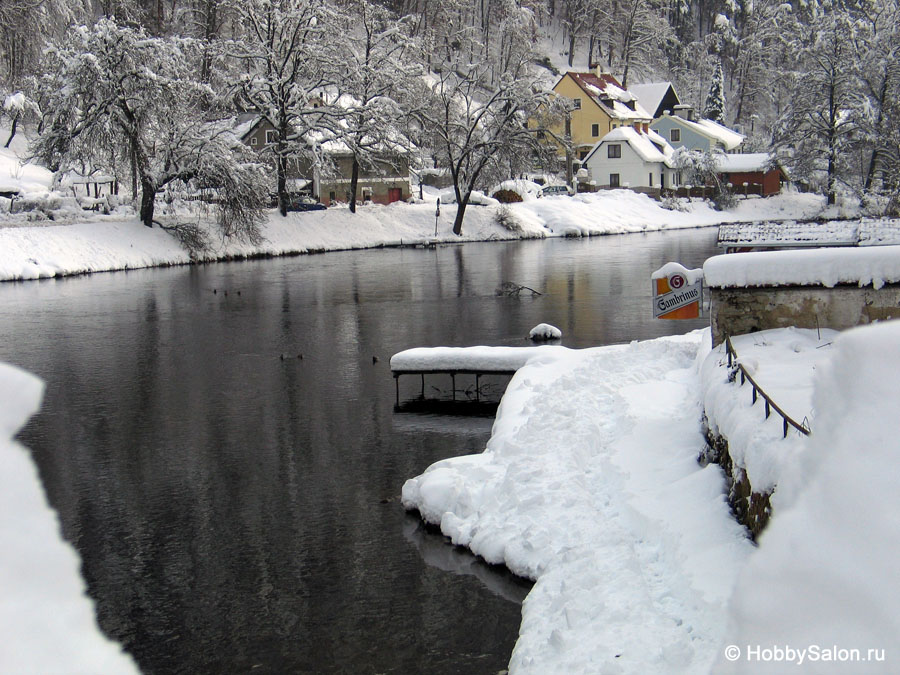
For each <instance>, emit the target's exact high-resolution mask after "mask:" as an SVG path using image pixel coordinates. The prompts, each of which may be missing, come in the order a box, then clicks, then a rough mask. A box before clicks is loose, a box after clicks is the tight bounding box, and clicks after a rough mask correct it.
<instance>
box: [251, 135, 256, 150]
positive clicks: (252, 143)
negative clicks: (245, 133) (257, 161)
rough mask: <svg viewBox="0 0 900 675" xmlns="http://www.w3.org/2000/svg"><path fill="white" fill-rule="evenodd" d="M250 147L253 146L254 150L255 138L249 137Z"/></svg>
mask: <svg viewBox="0 0 900 675" xmlns="http://www.w3.org/2000/svg"><path fill="white" fill-rule="evenodd" d="M250 145H251V146H253V147H254V148H255V147H256V136H251V137H250Z"/></svg>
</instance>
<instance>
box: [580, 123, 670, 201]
mask: <svg viewBox="0 0 900 675" xmlns="http://www.w3.org/2000/svg"><path fill="white" fill-rule="evenodd" d="M674 152H675V151H674V149H673V148H672V146H671V145H669V144H668V143H667V142H666V139H664V138H663V137H662V136H660V135H659V134H657V133H656V132H655V131H653V130H652V129H650V128H649V125H645V124H639V125H635V126H634V127H619V128H618V129H614V130H613V131H610V132H609V133H608V134H606V136H604V137H603V138H601V139H600V141H599V142H598V143H597V144H596V145H595V146H594V147H593V149H592V150H591V152H590V153H589V154H588V156H587V157H585V158H584V161H583V162H582V167H583V168H585V169H587V170H588V174H589V176H590V182H591V185H593V186H595V187H598V188H618V187H622V188H630V189H632V190H637V191H641V192H647V191H651V190H659V189H660V188H675V187H678V181H677V178H678V172H677V171H676V170H675V168H674V164H673V162H672V155H673V154H674Z"/></svg>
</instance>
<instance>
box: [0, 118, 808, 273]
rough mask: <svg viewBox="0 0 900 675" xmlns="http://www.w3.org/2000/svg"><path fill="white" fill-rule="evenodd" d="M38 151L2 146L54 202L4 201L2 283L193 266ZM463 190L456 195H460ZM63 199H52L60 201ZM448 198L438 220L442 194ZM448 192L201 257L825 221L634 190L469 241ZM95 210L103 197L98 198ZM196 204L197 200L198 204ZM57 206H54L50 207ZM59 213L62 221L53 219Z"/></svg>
mask: <svg viewBox="0 0 900 675" xmlns="http://www.w3.org/2000/svg"><path fill="white" fill-rule="evenodd" d="M26 154H27V148H26V141H25V138H24V136H22V135H21V134H19V135H17V136H16V138H15V139H14V142H13V145H12V147H11V148H9V149H7V148H2V149H0V191H4V190H18V191H20V192H21V193H23V195H24V199H25V201H28V200H32V201H35V202H38V203H41V204H44V205H45V211H46V212H44V211H41V210H31V211H25V212H21V211H19V210H18V209H20V207H19V206H17V207H16V212H11V211H12V210H13V208H12V202H11V201H10V200H9V199H5V198H3V197H0V280H10V279H38V278H45V277H53V276H62V275H68V274H81V273H85V272H99V271H105V270H122V269H134V268H139V267H152V266H163V265H179V264H186V263H189V262H190V261H191V256H190V255H189V254H188V252H187V251H186V250H185V249H184V248H182V246H181V245H180V244H179V243H178V242H177V241H176V239H175V238H174V237H173V236H172V235H170V234H169V233H167V232H166V231H164V230H162V229H159V228H152V229H151V228H147V227H144V226H143V225H141V223H140V222H139V221H138V219H137V218H136V217H135V215H134V211H133V209H132V208H131V207H130V206H118V207H117V208H114V209H112V210H111V212H110V213H109V214H106V215H104V214H102V213H99V212H96V211H84V210H82V209H81V208H80V207H79V205H78V203H77V202H76V201H75V198H74V196H73V195H72V193H71V191H70V190H67V189H63V190H57V191H55V192H53V191H52V190H51V188H53V186H52V174H50V172H49V171H47V170H45V169H43V168H41V167H38V166H35V165H33V164H28V163H25V162H24V161H23V159H22V158H23V157H24V156H25V155H26ZM450 192H451V193H452V191H450ZM51 193H52V195H53V196H52V198H48V195H51ZM439 196H442V204H441V209H440V215H439V216H437V217H436V215H435V214H436V204H437V198H438V197H439ZM447 197H448V192H447V191H444V192H443V193H441V192H439V191H435V190H431V189H428V190H426V192H425V199H424V200H423V201H420V202H419V203H413V204H406V203H395V204H391V205H390V206H381V205H364V206H361V207H360V208H359V209H358V211H357V213H356V214H351V213H350V212H349V210H348V209H347V208H346V207H340V206H338V207H332V208H329V209H326V210H324V211H313V212H307V213H290V214H288V216H287V217H286V218H282V217H281V216H280V215H278V214H277V213H276V212H275V211H270V212H269V213H268V215H267V218H266V222H265V223H264V225H263V235H264V241H263V242H262V243H261V244H259V245H251V244H249V243H246V242H240V241H234V240H231V241H223V240H222V239H221V237H218V236H217V235H216V234H215V229H214V228H212V230H211V231H212V232H213V234H212V236H211V248H210V250H208V251H206V252H204V253H201V254H199V255H198V256H197V259H200V260H218V259H228V258H234V257H244V256H260V255H285V254H294V253H309V252H320V251H331V250H345V249H355V248H371V247H378V246H400V245H407V246H409V245H420V244H433V243H442V242H453V243H456V242H460V241H491V240H509V239H520V238H541V237H566V236H595V235H604V234H622V233H627V232H644V231H649V230H665V229H675V228H690V227H704V226H712V225H716V224H718V223H722V222H734V221H750V220H796V219H805V218H811V217H814V216H818V215H821V214H822V213H823V209H824V208H825V206H824V201H823V199H822V198H821V197H818V196H815V195H808V194H797V193H786V194H783V195H778V196H776V197H771V198H768V199H758V198H751V199H746V200H741V201H740V203H739V205H738V207H737V208H736V209H734V210H733V211H728V212H719V211H715V210H713V209H712V208H711V207H710V205H709V204H708V203H706V202H703V201H702V200H693V201H690V202H688V201H686V200H685V201H683V203H682V205H681V208H683V209H684V210H667V209H664V208H663V207H662V205H661V204H660V203H659V202H656V201H654V200H652V199H650V198H649V197H647V196H646V195H641V194H637V193H634V192H631V191H629V190H612V191H604V192H598V193H594V194H579V195H574V196H571V197H570V196H567V195H562V196H553V197H545V198H542V199H536V198H535V197H534V196H533V195H531V194H528V193H527V192H526V194H525V201H523V202H521V203H516V204H510V205H508V207H507V208H508V212H509V214H510V217H511V220H512V221H513V225H512V227H504V226H503V225H501V224H500V223H499V222H498V219H497V216H498V213H499V212H500V211H501V209H504V207H501V206H499V205H497V204H496V203H493V200H489V199H488V200H483V201H485V202H486V203H487V204H488V205H470V206H469V208H468V209H467V210H466V217H465V222H464V223H463V234H462V236H461V237H457V236H456V235H454V234H453V233H452V227H453V220H454V217H455V215H456V206H455V205H453V204H447V203H446V201H447ZM91 201H92V202H93V200H91ZM194 206H196V204H195V205H194ZM51 207H52V208H51ZM168 211H169V209H168V207H167V206H166V205H165V204H164V203H160V205H159V207H158V209H157V215H158V217H159V218H160V219H161V220H163V221H167V222H170V223H171V222H173V220H175V219H177V220H179V221H180V222H186V221H190V222H196V223H198V224H200V225H201V226H203V227H207V228H210V227H212V226H211V217H210V216H208V215H207V216H204V215H202V214H200V213H197V212H196V210H195V211H194V212H185V211H180V212H178V213H169V212H168ZM50 217H52V219H50Z"/></svg>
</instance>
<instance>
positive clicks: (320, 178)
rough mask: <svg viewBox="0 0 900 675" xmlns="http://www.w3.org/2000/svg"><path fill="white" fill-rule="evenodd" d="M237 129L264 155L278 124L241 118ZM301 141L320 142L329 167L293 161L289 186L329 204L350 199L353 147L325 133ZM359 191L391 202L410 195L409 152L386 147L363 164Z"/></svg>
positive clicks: (365, 198)
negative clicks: (366, 163)
mask: <svg viewBox="0 0 900 675" xmlns="http://www.w3.org/2000/svg"><path fill="white" fill-rule="evenodd" d="M234 131H235V134H236V135H237V136H238V138H240V140H241V141H242V142H243V143H244V144H246V145H248V146H250V147H251V148H253V149H254V150H256V151H258V152H259V153H261V154H262V155H263V156H264V157H265V154H266V150H267V148H271V146H272V144H273V143H274V142H275V128H274V127H273V126H272V125H271V124H270V123H269V122H267V121H265V120H263V119H262V118H259V117H253V118H252V119H249V120H248V119H241V118H239V120H238V124H237V126H236V127H235V129H234ZM298 142H305V143H308V144H315V145H317V146H318V149H319V151H320V154H321V155H323V156H324V157H325V158H327V160H328V161H327V164H329V166H328V167H327V170H326V167H323V166H321V165H319V164H316V163H313V162H312V161H311V160H295V161H293V162H291V163H290V165H289V166H288V171H287V177H288V183H289V186H290V190H291V191H295V192H303V193H307V194H310V195H312V196H313V197H315V198H316V199H318V200H319V201H321V202H322V203H323V204H325V205H326V206H329V205H331V204H334V203H337V202H349V201H350V175H351V172H352V167H353V153H352V152H351V151H350V149H349V148H348V147H347V146H346V145H345V144H344V143H342V142H341V141H340V140H337V139H334V138H332V137H330V136H328V135H325V134H317V135H316V137H315V138H307V139H305V140H304V141H298ZM273 187H274V186H273ZM356 192H357V194H356V198H357V200H358V201H359V202H366V201H371V202H374V203H376V204H390V203H392V202H398V201H404V200H406V199H409V197H410V193H411V188H410V180H409V158H408V157H407V154H406V153H405V152H404V151H403V150H402V149H401V148H399V147H398V148H390V149H388V148H386V149H385V150H384V152H382V153H379V155H378V156H377V157H376V158H375V160H374V162H373V164H372V166H362V165H361V166H360V168H359V179H358V182H357V186H356Z"/></svg>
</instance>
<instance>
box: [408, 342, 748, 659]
mask: <svg viewBox="0 0 900 675" xmlns="http://www.w3.org/2000/svg"><path fill="white" fill-rule="evenodd" d="M708 339H709V338H708V334H707V333H706V332H697V333H693V334H691V335H688V336H684V337H675V338H662V339H659V340H653V341H648V342H640V343H633V344H630V345H623V346H613V347H601V348H595V349H587V350H580V351H577V350H574V351H573V350H568V349H564V348H555V349H552V351H546V352H543V354H545V355H542V356H539V357H538V358H536V359H534V360H533V361H529V362H528V363H527V364H526V365H525V366H524V367H523V368H522V369H520V370H519V371H518V372H517V374H516V375H515V376H514V377H513V379H512V381H511V382H510V384H509V387H508V389H507V391H506V394H505V395H504V397H503V401H502V403H501V406H500V409H499V410H498V413H497V420H496V422H495V424H494V429H493V434H492V438H491V440H490V442H489V444H488V446H487V449H486V450H485V451H484V452H483V453H482V454H479V455H467V456H464V457H458V458H453V459H448V460H444V461H442V462H438V463H436V464H434V465H433V466H431V467H430V468H429V469H428V470H427V471H426V472H425V473H424V474H422V475H421V476H419V477H417V478H413V479H411V480H409V481H408V482H407V483H406V484H405V485H404V487H403V503H404V505H405V506H406V507H407V508H415V509H418V510H419V512H420V513H421V514H422V516H423V517H424V518H425V519H426V520H428V521H430V522H432V523H435V524H439V525H440V527H441V530H442V531H443V533H444V534H446V535H447V536H449V537H450V538H451V540H452V541H453V542H454V543H456V544H460V545H463V546H467V547H469V548H470V549H471V550H472V551H473V552H475V553H477V554H479V555H481V556H482V557H484V558H485V559H486V560H487V561H489V562H492V563H503V564H505V565H506V566H507V567H509V568H510V569H511V570H512V571H514V572H515V573H517V574H520V575H523V576H526V577H529V578H532V579H536V582H537V583H536V584H535V587H534V589H533V590H532V592H531V593H530V595H529V597H528V598H527V599H526V601H525V604H524V606H523V610H522V625H521V629H520V636H519V641H518V643H517V645H516V648H515V651H514V652H513V656H512V661H511V669H512V670H514V671H515V672H525V673H572V672H619V673H666V672H671V673H698V672H704V671H705V670H708V669H709V667H710V666H711V664H712V662H713V661H714V660H715V658H716V657H717V650H718V649H719V644H720V643H721V640H722V638H723V636H724V633H723V626H724V620H725V616H726V602H727V599H728V596H729V593H730V591H731V586H732V584H733V581H734V576H735V574H736V573H737V571H738V570H739V569H740V567H741V566H742V564H743V562H744V560H745V559H746V557H747V556H748V555H749V553H750V550H751V548H752V547H751V544H750V543H749V541H748V540H747V539H746V537H745V536H744V532H743V530H742V529H741V527H740V526H739V525H738V524H737V523H736V522H735V521H734V520H733V519H732V518H731V515H730V513H729V509H728V505H727V504H726V501H725V497H724V485H725V481H724V477H723V475H722V473H721V471H720V470H719V469H718V467H715V466H707V467H705V468H703V467H701V466H699V464H698V463H697V456H698V454H699V453H700V450H701V449H702V447H703V436H702V434H701V430H700V424H699V418H700V402H699V395H700V385H699V375H698V371H697V367H696V360H697V355H698V352H699V351H701V350H702V345H703V344H706V341H707V340H708Z"/></svg>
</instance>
